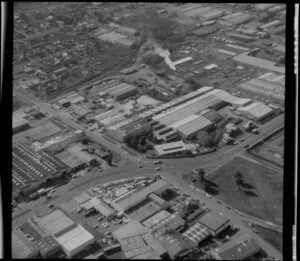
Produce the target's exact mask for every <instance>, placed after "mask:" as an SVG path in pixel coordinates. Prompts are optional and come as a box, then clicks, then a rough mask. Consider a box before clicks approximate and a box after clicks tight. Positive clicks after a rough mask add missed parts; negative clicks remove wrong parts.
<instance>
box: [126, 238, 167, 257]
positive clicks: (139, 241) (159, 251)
mask: <svg viewBox="0 0 300 261" xmlns="http://www.w3.org/2000/svg"><path fill="white" fill-rule="evenodd" d="M120 244H121V246H122V249H123V253H124V255H125V256H126V258H129V259H140V258H141V257H148V258H149V259H162V258H164V257H167V251H166V250H165V249H164V248H163V247H162V245H161V244H160V243H159V242H158V241H157V240H155V238H154V237H153V236H152V235H151V234H149V233H146V234H143V235H137V236H133V237H128V238H124V239H121V240H120Z"/></svg>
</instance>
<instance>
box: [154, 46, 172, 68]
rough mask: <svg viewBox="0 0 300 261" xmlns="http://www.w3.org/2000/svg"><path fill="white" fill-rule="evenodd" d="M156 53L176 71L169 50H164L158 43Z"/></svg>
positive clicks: (155, 47) (155, 48)
mask: <svg viewBox="0 0 300 261" xmlns="http://www.w3.org/2000/svg"><path fill="white" fill-rule="evenodd" d="M154 52H155V53H156V54H158V55H159V56H160V57H163V58H164V59H165V63H166V64H167V65H168V66H169V67H170V68H171V69H172V70H173V71H175V70H176V68H175V66H174V64H173V63H172V61H171V59H170V52H169V50H167V49H165V50H164V49H162V48H161V47H160V46H159V45H158V44H157V43H155V44H154Z"/></svg>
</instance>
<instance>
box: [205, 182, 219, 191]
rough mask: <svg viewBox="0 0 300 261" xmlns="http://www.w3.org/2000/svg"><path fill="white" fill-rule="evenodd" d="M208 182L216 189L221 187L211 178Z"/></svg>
mask: <svg viewBox="0 0 300 261" xmlns="http://www.w3.org/2000/svg"><path fill="white" fill-rule="evenodd" d="M206 183H207V184H208V186H209V187H213V188H215V189H217V188H218V187H219V186H218V185H217V184H216V183H215V182H213V181H211V180H206Z"/></svg>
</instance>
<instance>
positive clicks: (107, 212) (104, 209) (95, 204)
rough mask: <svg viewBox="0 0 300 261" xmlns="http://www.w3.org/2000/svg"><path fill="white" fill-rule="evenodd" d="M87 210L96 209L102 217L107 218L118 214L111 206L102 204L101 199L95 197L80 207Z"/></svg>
mask: <svg viewBox="0 0 300 261" xmlns="http://www.w3.org/2000/svg"><path fill="white" fill-rule="evenodd" d="M80 206H81V207H83V208H84V209H86V210H90V209H91V208H94V209H95V210H97V211H98V212H99V213H100V214H101V215H103V216H105V217H107V218H108V217H111V216H113V215H115V214H116V211H115V210H114V209H112V208H110V207H109V206H107V205H106V204H105V203H104V202H102V201H101V200H100V199H99V198H97V197H93V198H91V199H90V200H89V201H86V202H85V203H83V204H81V205H80Z"/></svg>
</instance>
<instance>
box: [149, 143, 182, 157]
mask: <svg viewBox="0 0 300 261" xmlns="http://www.w3.org/2000/svg"><path fill="white" fill-rule="evenodd" d="M154 148H155V150H156V151H157V152H158V153H159V154H160V155H164V154H168V153H173V152H179V151H184V150H187V149H188V147H187V145H186V144H185V143H184V142H183V141H176V142H170V143H166V144H162V145H156V146H154Z"/></svg>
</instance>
